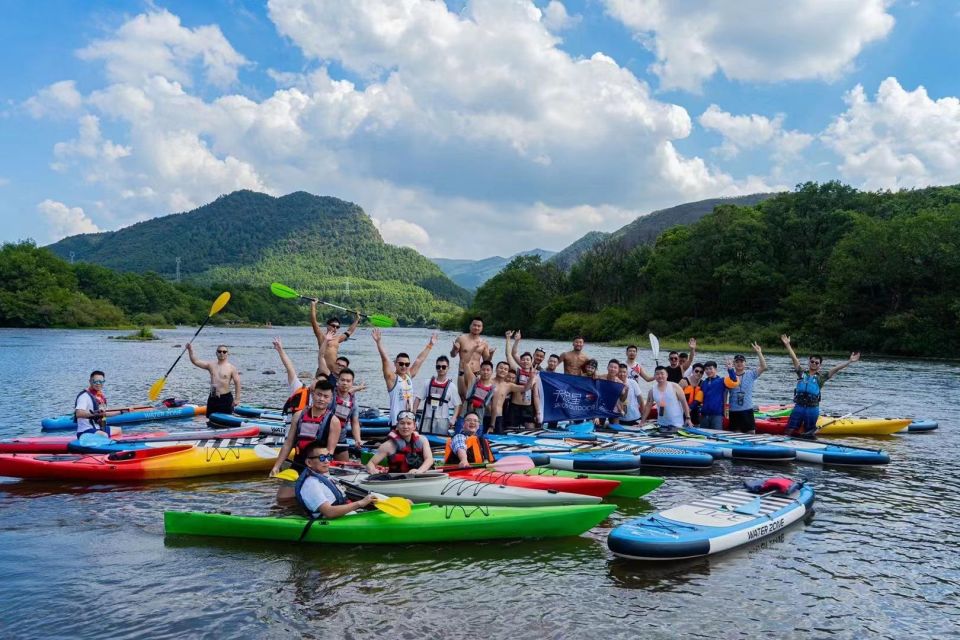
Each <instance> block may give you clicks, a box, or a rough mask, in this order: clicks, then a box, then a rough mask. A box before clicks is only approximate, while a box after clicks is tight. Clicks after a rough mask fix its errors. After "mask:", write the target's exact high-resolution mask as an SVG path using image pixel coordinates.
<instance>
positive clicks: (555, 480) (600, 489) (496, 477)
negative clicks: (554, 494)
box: [444, 468, 620, 498]
mask: <svg viewBox="0 0 960 640" xmlns="http://www.w3.org/2000/svg"><path fill="white" fill-rule="evenodd" d="M444 472H445V473H447V474H448V475H450V476H452V477H457V478H469V479H471V480H473V481H475V482H487V483H490V484H500V485H505V486H510V487H523V488H525V489H542V490H544V491H562V492H564V493H579V494H582V495H587V496H597V497H599V498H602V497H604V496H606V495H607V494H609V493H610V492H611V491H613V490H614V489H616V488H617V487H618V486H619V485H620V483H619V482H617V481H616V480H598V479H596V478H570V477H566V476H528V475H526V474H523V473H509V472H506V471H496V470H495V469H481V468H473V469H448V468H445V469H444Z"/></svg>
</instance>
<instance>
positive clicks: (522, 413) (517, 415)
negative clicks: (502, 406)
mask: <svg viewBox="0 0 960 640" xmlns="http://www.w3.org/2000/svg"><path fill="white" fill-rule="evenodd" d="M533 422H536V416H534V415H533V405H532V404H511V405H510V424H511V425H512V426H514V427H522V426H524V425H526V424H530V423H533Z"/></svg>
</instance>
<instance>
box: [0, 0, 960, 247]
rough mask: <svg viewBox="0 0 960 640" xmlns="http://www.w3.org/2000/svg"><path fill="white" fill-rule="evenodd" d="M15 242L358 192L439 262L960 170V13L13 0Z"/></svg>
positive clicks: (896, 7) (7, 128)
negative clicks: (796, 190) (661, 213)
mask: <svg viewBox="0 0 960 640" xmlns="http://www.w3.org/2000/svg"><path fill="white" fill-rule="evenodd" d="M4 8H5V19H4V20H3V21H2V22H0V68H2V69H3V72H2V73H3V76H2V86H3V87H4V90H5V91H4V93H5V95H4V96H3V102H2V104H0V140H2V141H3V145H4V149H5V151H6V153H4V154H2V155H0V196H2V197H0V218H2V220H3V223H4V224H3V225H2V227H0V240H2V241H14V240H19V239H23V238H28V237H29V238H33V239H35V240H36V241H37V242H38V243H40V244H46V243H49V242H52V241H55V240H57V239H59V238H61V237H64V236H65V235H71V234H74V233H81V232H92V231H97V230H112V229H117V228H120V227H122V226H126V225H129V224H132V223H134V222H137V221H140V220H145V219H149V218H152V217H156V216H159V215H165V214H168V213H173V212H178V211H186V210H189V209H192V208H194V207H196V206H199V205H202V204H204V203H206V202H209V201H210V200H212V199H214V198H216V197H217V196H218V195H220V194H222V193H229V192H230V191H233V190H235V189H240V188H249V189H256V190H260V191H265V192H268V193H271V194H274V195H282V194H284V193H289V192H291V191H297V190H305V191H310V192H312V193H316V194H321V195H333V196H337V197H341V198H344V199H346V200H351V201H354V202H356V203H358V204H360V205H361V206H362V207H363V208H364V209H365V210H366V211H367V212H368V213H369V214H370V215H371V217H372V218H373V220H374V222H375V223H376V224H377V225H378V227H379V228H380V231H381V234H382V235H383V236H384V238H385V239H386V240H387V241H388V242H392V243H395V244H404V245H408V246H413V247H415V248H417V249H418V250H420V251H421V252H423V253H425V254H426V255H428V256H431V257H464V258H480V257H485V256H488V255H493V254H501V255H507V254H510V253H513V252H516V251H520V250H523V249H528V248H532V247H543V248H548V249H555V250H556V249H560V248H562V247H563V246H565V245H566V244H568V243H569V242H571V241H573V240H575V239H576V238H578V237H580V236H581V235H583V234H584V233H585V232H587V231H589V230H594V229H602V230H607V231H609V230H613V229H616V228H618V227H620V226H622V225H623V224H626V223H627V222H629V221H630V220H632V219H633V218H635V217H636V216H638V215H642V214H645V213H648V212H650V211H652V210H654V209H657V208H662V207H666V206H671V205H674V204H679V203H682V202H688V201H692V200H698V199H702V198H708V197H717V196H732V195H739V194H744V193H752V192H756V191H762V190H779V189H789V188H792V187H793V185H795V184H797V183H799V182H803V181H807V180H819V181H822V180H831V179H839V180H842V181H844V182H846V183H848V184H852V185H854V186H856V187H858V188H863V189H870V190H879V189H901V188H912V187H919V186H927V185H935V184H954V183H957V182H960V153H958V151H957V149H960V102H958V100H957V98H956V96H958V95H960V88H958V86H957V74H956V72H955V70H954V68H955V66H956V65H955V61H956V60H957V59H960V38H958V37H957V36H958V35H960V5H958V4H957V3H956V2H946V1H940V2H935V1H934V2H924V1H913V2H910V1H904V2H889V1H885V0H795V1H794V2H791V3H781V2H760V1H757V0H742V1H740V2H737V3H729V2H721V1H719V0H712V1H710V0H669V1H668V0H581V1H574V0H569V1H568V2H559V1H558V0H536V1H534V2H531V1H529V0H469V1H467V0H448V2H446V3H445V4H444V3H442V2H434V1H430V0H364V1H362V2H361V1H359V0H358V1H357V2H342V1H334V0H269V1H266V0H265V1H254V0H207V1H206V2H202V3H196V2H182V1H171V2H121V1H116V2H99V3H96V4H95V5H94V3H77V2H67V1H65V0H51V1H48V2H43V3H36V2H26V1H23V0H11V1H9V2H7V3H5V5H4Z"/></svg>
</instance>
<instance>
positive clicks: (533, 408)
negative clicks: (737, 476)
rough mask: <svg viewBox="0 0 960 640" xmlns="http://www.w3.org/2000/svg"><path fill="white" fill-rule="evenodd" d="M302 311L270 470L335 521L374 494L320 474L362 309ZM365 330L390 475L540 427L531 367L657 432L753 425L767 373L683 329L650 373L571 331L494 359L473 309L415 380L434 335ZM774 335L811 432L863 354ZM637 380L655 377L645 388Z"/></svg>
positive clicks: (349, 427) (219, 405) (231, 399)
mask: <svg viewBox="0 0 960 640" xmlns="http://www.w3.org/2000/svg"><path fill="white" fill-rule="evenodd" d="M310 320H311V326H312V328H313V331H314V335H315V336H316V339H317V347H318V358H317V368H316V371H315V373H314V376H313V378H312V379H311V380H310V381H309V382H304V381H303V380H301V379H300V377H299V375H298V373H297V369H296V367H295V366H294V364H293V362H292V361H291V359H290V357H289V356H288V355H287V353H286V352H285V351H284V349H283V345H282V343H281V341H280V339H279V338H275V339H274V341H273V347H274V349H275V350H276V351H277V353H278V355H279V357H280V361H281V362H282V364H283V366H284V369H285V370H286V374H287V383H288V386H289V397H288V398H287V401H286V403H285V404H284V407H283V413H284V415H286V416H289V427H288V429H287V435H286V438H285V439H284V442H283V444H282V446H281V448H280V451H279V454H278V456H277V459H276V462H275V464H274V466H273V469H272V471H271V474H272V475H276V474H277V473H279V472H280V470H281V468H282V465H283V464H284V463H285V462H286V461H287V460H288V457H289V455H290V453H291V452H294V458H293V464H294V466H295V467H296V468H298V469H301V470H302V472H301V475H300V477H299V479H298V481H297V482H296V483H290V484H285V485H284V486H283V487H281V489H280V490H279V491H278V498H279V499H281V500H283V499H290V498H295V499H296V500H297V501H298V503H299V504H300V505H301V506H302V507H303V508H304V509H305V510H306V511H307V512H308V513H309V514H311V515H312V516H315V517H321V516H322V517H327V518H332V517H339V516H341V515H344V514H346V513H349V512H350V511H353V510H355V509H357V508H362V507H364V506H366V505H368V504H370V503H371V502H373V501H375V497H372V496H367V497H366V498H364V499H363V500H360V501H357V502H349V501H347V499H346V498H345V495H344V492H343V491H342V490H340V489H339V488H338V487H337V486H336V484H335V483H334V482H332V480H331V478H330V476H329V466H330V462H331V461H334V460H339V461H344V462H345V461H347V460H349V448H348V446H347V433H348V432H349V433H350V435H351V436H352V438H353V440H354V442H355V443H356V444H357V446H359V445H361V444H363V441H362V439H361V432H360V405H359V402H358V400H357V394H358V393H360V392H362V391H364V390H366V385H364V384H357V381H356V376H355V374H354V372H353V370H352V369H350V361H349V359H348V358H346V357H344V356H342V355H340V353H339V348H340V346H341V345H342V344H343V343H344V342H345V341H346V340H348V339H350V337H351V336H352V335H353V333H354V332H355V331H356V329H357V326H358V324H359V322H360V315H359V314H357V315H355V317H354V319H353V323H352V324H351V325H350V326H349V327H348V329H347V330H346V331H345V332H343V333H340V328H341V324H340V319H339V318H337V317H331V318H329V319H328V320H327V322H326V329H325V330H323V329H322V328H321V327H320V325H319V323H318V322H317V303H315V302H314V303H313V304H312V305H311V308H310ZM372 337H373V341H374V343H375V344H376V348H377V351H378V353H379V355H380V361H381V369H382V374H383V381H384V384H385V386H386V392H387V397H388V404H389V406H388V422H389V426H390V432H389V434H388V436H387V437H386V439H385V440H384V441H383V442H382V443H381V444H380V445H379V446H378V448H377V450H376V452H375V453H374V455H373V456H372V458H371V459H370V460H369V461H368V463H367V465H366V467H367V470H368V471H369V472H370V473H377V472H378V471H379V469H380V465H381V464H383V465H385V466H386V467H387V468H388V470H389V471H390V472H393V473H411V474H418V473H423V472H425V471H428V470H431V469H433V467H434V462H435V460H434V456H433V452H432V449H431V446H430V442H429V441H428V439H427V437H426V435H428V434H430V435H435V436H441V437H445V438H446V446H445V450H444V457H443V464H446V465H451V466H455V467H468V466H470V465H472V464H477V463H484V462H492V461H493V453H492V451H491V449H490V445H489V443H488V442H487V439H486V438H485V437H484V434H487V433H494V434H500V433H504V432H507V431H509V430H511V429H524V428H532V427H534V426H538V425H540V423H541V417H540V416H542V411H541V409H542V408H541V407H540V402H541V398H540V394H539V393H538V391H539V390H538V386H539V385H540V378H539V374H540V373H541V372H544V371H546V372H553V373H563V374H566V375H573V376H584V377H589V378H592V379H596V380H606V381H610V382H617V383H620V384H621V385H622V390H621V393H620V397H619V402H618V403H617V413H618V414H619V417H618V418H613V419H611V422H614V423H619V424H621V425H627V426H629V425H636V424H639V423H641V422H645V421H646V420H647V419H648V418H650V416H651V414H654V415H655V416H656V420H657V424H658V426H659V429H660V431H661V432H665V433H673V432H676V431H677V430H679V429H681V428H683V427H684V426H690V425H698V426H700V427H702V428H710V429H721V428H723V426H724V415H725V412H726V417H727V419H728V421H729V424H728V428H729V429H731V430H734V431H741V432H752V431H754V429H755V424H754V406H753V389H754V385H755V384H756V381H757V379H758V378H759V377H760V376H761V375H762V374H763V373H764V371H766V370H767V363H766V360H765V358H764V355H763V351H762V349H761V347H760V345H759V344H757V343H754V344H753V345H752V347H753V351H754V352H755V353H756V356H757V366H755V367H753V368H750V367H748V366H747V359H746V357H745V356H744V355H742V354H738V355H736V356H734V357H733V358H727V359H726V361H725V362H724V369H725V373H724V374H723V375H721V373H720V369H719V367H718V364H717V362H716V361H714V360H706V361H704V362H699V361H697V358H696V355H697V342H696V340H695V339H693V338H691V339H690V341H689V343H688V344H689V348H690V351H689V352H688V353H679V352H677V351H671V352H670V353H669V354H668V356H667V358H668V364H667V365H666V366H661V365H659V364H658V365H657V366H656V367H655V368H654V370H653V373H652V374H650V373H648V372H647V371H646V370H645V369H644V368H643V366H642V365H641V364H640V363H639V362H638V361H637V354H638V348H637V346H636V345H629V346H628V347H627V348H626V359H625V360H623V361H620V360H618V359H611V360H610V361H608V363H607V368H606V373H598V362H597V361H596V360H595V359H593V358H590V357H589V356H588V355H587V354H586V352H584V345H585V341H584V339H583V337H582V336H578V337H576V338H575V339H574V340H573V343H572V348H571V349H570V350H569V351H566V352H564V353H561V354H550V355H547V353H546V352H545V351H544V350H543V349H536V350H534V351H533V352H532V353H531V352H529V351H523V352H520V344H521V340H522V336H521V333H520V331H507V332H506V333H505V335H504V339H505V342H504V353H505V359H504V360H501V361H498V362H497V363H496V364H494V362H493V357H494V352H495V351H496V349H495V348H494V347H491V345H490V344H489V342H488V341H487V340H486V338H484V337H483V320H482V319H481V318H479V317H478V318H474V319H473V320H472V321H471V323H470V328H469V331H468V332H467V333H464V334H462V335H460V336H458V337H457V338H456V339H455V340H454V342H453V345H452V347H451V349H450V354H449V356H447V355H443V354H441V355H439V356H437V357H436V358H435V360H434V368H435V372H434V373H433V374H431V375H430V376H427V377H424V378H422V379H421V380H420V382H419V383H418V382H416V381H415V378H416V377H417V374H418V373H419V371H420V369H421V367H422V366H423V364H424V363H425V362H426V360H427V358H428V357H429V356H430V354H431V352H432V350H433V348H434V347H435V346H436V344H437V341H438V338H437V334H435V333H434V334H433V335H431V337H430V339H429V340H428V342H427V344H426V345H425V346H424V348H423V349H422V350H421V351H420V353H419V354H417V357H416V358H414V359H411V357H410V355H409V354H408V353H405V352H400V353H398V354H397V355H396V356H395V357H394V358H391V357H390V354H389V352H388V350H387V348H386V345H385V344H384V340H383V335H382V333H381V332H380V330H379V329H374V330H373V331H372ZM781 340H782V342H783V345H784V347H785V348H786V350H787V352H788V354H789V355H790V358H791V361H792V363H793V367H794V370H795V372H796V375H797V384H796V387H795V390H794V409H793V411H792V413H791V414H790V418H789V422H788V427H787V430H788V433H789V434H792V435H811V434H812V433H813V432H815V430H816V423H817V418H818V417H819V404H820V392H821V390H822V388H823V386H824V384H826V382H827V381H828V380H830V378H832V377H833V376H834V375H836V374H837V373H838V372H839V371H840V370H841V369H843V368H844V367H846V366H848V365H849V364H851V363H854V362H857V361H858V360H859V358H860V354H859V353H853V354H851V355H850V358H849V359H848V360H847V361H845V362H843V363H841V364H839V365H837V366H835V367H833V368H832V369H830V370H829V371H827V372H825V373H824V372H823V371H822V369H821V367H822V363H823V359H822V358H821V357H820V356H818V355H813V356H810V358H809V360H808V363H807V364H808V366H807V368H806V369H804V368H803V367H802V366H801V364H800V360H799V359H798V358H797V356H796V353H795V352H794V351H793V348H792V346H791V342H790V338H789V336H786V335H784V336H781ZM186 348H187V351H188V352H189V354H190V361H191V362H192V363H193V364H194V365H195V366H196V367H198V368H201V369H204V370H205V371H207V372H208V374H209V376H210V394H209V397H208V399H207V415H211V414H212V413H214V412H222V413H230V412H232V411H233V409H234V407H236V405H237V404H238V403H239V401H240V392H241V384H240V376H239V372H238V371H237V368H236V367H235V366H234V365H233V364H231V363H230V362H229V360H228V356H229V348H228V347H227V346H226V345H218V346H217V348H216V360H215V361H213V362H207V361H202V360H199V359H198V358H197V357H196V355H195V354H194V351H193V347H192V345H191V344H189V343H188V344H187V347H186ZM454 360H456V361H457V365H456V371H457V374H456V376H455V377H454V376H453V373H452V372H453V361H454ZM561 367H562V369H561ZM640 380H644V381H646V382H650V383H653V385H652V387H651V388H649V390H648V391H647V392H646V393H645V394H644V393H643V390H642V389H641V387H640ZM105 381H106V376H105V374H104V373H103V372H102V371H99V370H97V371H94V372H93V373H91V375H90V384H89V387H88V388H87V389H84V391H82V392H81V393H80V394H79V395H78V396H77V398H76V402H75V417H76V421H77V435H78V437H79V436H81V435H84V434H88V433H97V432H98V431H104V430H105V429H106V427H105V422H104V420H105V417H106V416H108V415H110V413H111V412H112V411H113V412H115V411H116V410H111V409H109V408H108V407H107V399H106V396H105V395H104V393H103V386H104V384H105ZM598 422H599V420H598ZM546 426H548V427H549V426H555V425H551V424H549V423H548V424H547V425H546ZM451 434H453V435H452V436H451ZM108 435H109V434H108Z"/></svg>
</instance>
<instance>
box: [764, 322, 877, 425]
mask: <svg viewBox="0 0 960 640" xmlns="http://www.w3.org/2000/svg"><path fill="white" fill-rule="evenodd" d="M780 341H781V342H783V346H784V347H786V349H787V353H788V354H789V355H790V360H791V361H792V362H793V370H794V372H795V373H796V374H797V386H796V387H795V388H794V390H793V411H791V412H790V418H789V419H788V420H787V430H786V434H787V435H788V436H791V435H800V436H803V437H805V438H812V437H813V436H814V435H815V434H816V433H817V419H818V418H819V417H820V391H821V390H822V389H823V385H825V384H826V383H827V380H829V379H830V378H832V377H833V376H835V375H837V374H838V373H839V372H840V370H841V369H843V368H845V367H848V366H850V365H851V364H853V363H854V362H858V361H859V360H860V352H859V351H855V352H853V353H851V354H850V359H849V360H847V361H846V362H841V363H840V364H838V365H837V366H835V367H834V368H833V369H830V371H828V372H826V373H823V371H822V370H821V366H822V365H823V358H822V357H820V356H817V355H814V356H810V360H809V362H808V364H807V370H806V372H804V370H803V367H801V366H800V359H799V358H797V354H796V353H795V352H794V351H793V347H792V346H790V336H788V335H782V336H780Z"/></svg>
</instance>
